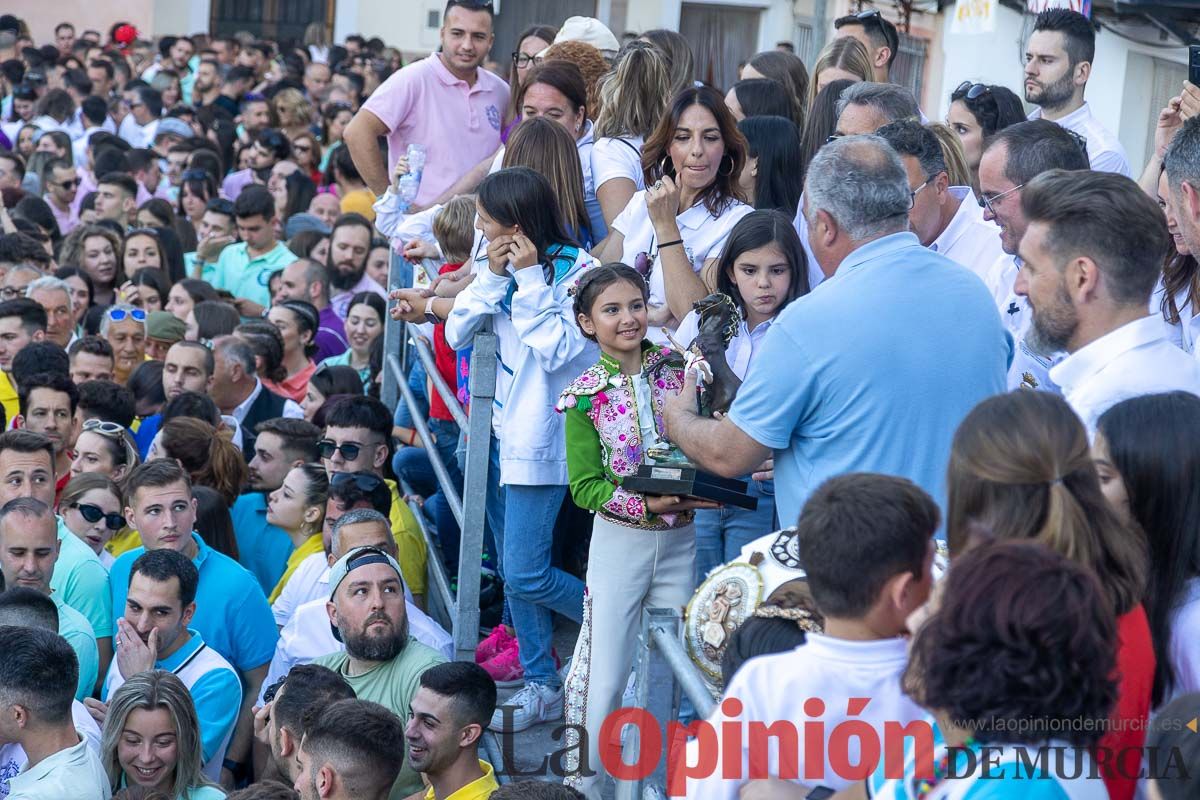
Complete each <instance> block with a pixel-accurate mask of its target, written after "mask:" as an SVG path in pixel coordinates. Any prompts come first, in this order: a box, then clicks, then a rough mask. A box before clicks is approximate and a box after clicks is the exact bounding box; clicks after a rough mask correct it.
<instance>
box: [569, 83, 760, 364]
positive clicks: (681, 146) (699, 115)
mask: <svg viewBox="0 0 1200 800" xmlns="http://www.w3.org/2000/svg"><path fill="white" fill-rule="evenodd" d="M746 149H747V144H746V138H745V137H744V136H742V134H741V132H740V131H739V130H738V128H737V123H736V122H734V119H733V115H732V114H730V113H729V108H728V107H727V106H726V105H725V98H724V97H722V96H721V95H720V93H718V92H717V91H716V90H715V89H711V88H709V87H707V86H704V87H700V88H691V89H685V90H683V91H682V92H680V93H679V94H678V95H677V96H676V97H675V100H674V102H672V104H671V108H670V110H669V111H668V112H667V113H666V114H664V115H663V118H662V120H661V121H660V122H659V124H658V127H657V128H656V129H655V131H654V134H653V135H652V136H651V137H650V138H649V139H648V140H647V141H646V145H645V147H644V148H643V150H642V169H643V172H644V173H645V178H646V189H645V190H644V191H641V192H638V193H637V194H635V195H634V196H633V199H632V200H630V201H629V204H628V205H627V206H625V210H624V211H622V212H621V213H620V215H618V217H617V218H616V219H615V220H613V224H612V227H611V229H610V230H609V235H608V238H607V239H605V240H604V241H603V242H601V243H600V245H599V246H597V247H596V248H595V249H594V250H593V251H592V254H593V255H595V256H596V258H598V259H599V260H600V261H601V262H610V261H620V262H621V263H622V264H629V265H631V266H633V267H634V268H635V269H637V270H638V272H640V273H642V274H643V275H645V276H647V278H646V279H647V283H649V285H650V329H649V333H648V337H649V339H650V340H651V341H652V342H654V343H656V344H664V343H665V342H666V336H665V335H664V334H663V333H662V328H664V327H666V328H670V329H672V330H673V329H675V328H676V327H678V325H679V320H681V319H683V318H684V317H685V316H687V314H688V312H690V311H691V310H692V304H693V303H694V302H696V301H697V300H699V299H701V298H702V297H704V296H705V295H707V294H708V293H709V292H710V291H712V289H711V287H712V286H713V285H714V284H715V275H713V274H712V271H713V265H714V264H715V263H716V259H717V257H718V256H719V255H720V253H721V248H722V247H724V246H725V240H726V239H727V238H728V236H729V232H730V231H731V230H732V229H733V226H734V225H736V224H737V222H738V220H740V219H741V218H742V217H744V216H746V215H747V214H749V213H750V212H751V211H753V210H754V209H753V207H752V206H750V205H748V203H747V198H746V195H745V193H744V192H743V191H742V188H741V186H740V185H739V184H738V177H739V176H740V175H741V172H742V168H743V166H744V165H745V162H746Z"/></svg>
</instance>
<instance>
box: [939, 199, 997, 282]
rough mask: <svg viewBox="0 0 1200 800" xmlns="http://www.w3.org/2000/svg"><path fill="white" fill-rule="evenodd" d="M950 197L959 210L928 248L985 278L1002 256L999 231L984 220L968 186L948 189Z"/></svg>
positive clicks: (994, 224) (992, 223) (995, 226)
mask: <svg viewBox="0 0 1200 800" xmlns="http://www.w3.org/2000/svg"><path fill="white" fill-rule="evenodd" d="M950 195H951V197H954V198H956V199H957V200H959V204H958V211H956V212H955V213H954V216H953V217H952V218H951V219H950V224H949V225H947V226H946V230H944V231H942V232H941V235H939V236H938V237H937V238H936V239H934V240H933V242H932V243H931V244H930V245H929V249H930V250H932V251H933V252H935V253H940V254H941V255H944V256H945V257H946V258H948V259H950V260H951V261H953V262H955V263H957V264H962V265H963V266H964V267H966V268H967V269H969V270H971V272H974V273H975V274H976V275H978V276H979V277H980V278H984V277H985V276H986V275H987V272H988V269H989V268H990V267H991V266H992V265H993V264H995V263H996V261H997V260H999V258H1000V257H1001V256H1003V255H1004V248H1003V247H1001V245H1000V228H999V226H997V225H996V223H994V222H988V221H987V220H985V219H984V218H983V214H981V213H980V211H981V210H982V209H980V208H979V202H978V201H977V200H976V199H975V193H974V192H973V191H971V187H970V186H951V187H950Z"/></svg>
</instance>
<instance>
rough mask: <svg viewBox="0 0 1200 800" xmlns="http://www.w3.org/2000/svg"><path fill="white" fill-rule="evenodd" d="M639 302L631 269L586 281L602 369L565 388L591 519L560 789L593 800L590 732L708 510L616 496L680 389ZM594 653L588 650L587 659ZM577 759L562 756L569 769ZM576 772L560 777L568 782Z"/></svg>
mask: <svg viewBox="0 0 1200 800" xmlns="http://www.w3.org/2000/svg"><path fill="white" fill-rule="evenodd" d="M648 298H649V290H648V289H647V287H646V283H645V281H643V280H642V277H641V276H640V275H639V274H638V273H637V272H636V271H635V270H634V269H633V268H631V267H628V266H626V265H624V264H619V263H614V264H605V265H604V266H601V267H596V268H594V269H592V270H589V271H588V272H587V273H585V274H584V276H583V278H582V279H581V280H580V281H579V283H578V284H577V285H576V288H575V317H576V319H577V320H578V322H579V327H580V328H581V329H582V330H583V334H584V335H585V336H587V337H588V338H589V339H592V340H594V341H596V342H598V343H599V345H600V351H601V356H600V361H599V362H598V363H597V364H595V365H594V366H592V367H591V368H590V369H589V370H587V371H586V372H584V373H583V374H582V375H580V376H579V377H578V378H576V379H575V381H574V382H573V383H572V384H571V385H570V386H568V387H567V388H566V390H565V391H564V392H563V393H562V397H561V398H560V399H559V402H558V409H559V411H561V412H562V413H563V416H564V417H565V418H566V440H567V467H568V469H569V471H570V480H571V496H572V497H573V498H574V499H575V502H576V503H577V504H578V505H580V506H582V507H583V508H588V509H591V510H593V511H595V512H596V518H595V522H594V525H593V528H592V543H591V551H590V553H589V556H588V570H587V594H586V595H585V596H584V608H583V619H584V622H583V630H582V631H581V632H580V635H579V639H578V641H577V642H576V645H575V658H574V661H573V662H572V664H571V673H570V675H568V677H567V686H566V690H567V698H566V703H567V708H566V721H567V724H568V729H567V737H568V747H569V748H570V747H572V746H574V745H578V733H577V730H578V729H577V728H575V727H573V726H580V725H582V726H584V727H585V729H586V730H587V735H588V741H587V752H588V764H587V766H588V767H589V768H590V770H592V771H595V772H596V774H595V775H594V776H592V777H590V778H586V777H583V776H582V775H578V774H576V775H572V776H571V777H569V778H568V782H570V783H572V784H573V785H575V786H576V787H577V788H579V789H581V790H582V791H584V793H585V794H587V795H588V796H589V797H595V798H598V797H599V796H600V788H601V778H602V774H603V770H602V769H601V766H600V760H599V751H600V727H601V724H602V723H603V722H604V719H605V717H607V716H608V715H609V714H611V713H612V712H614V711H616V710H617V707H618V705H619V703H620V700H621V693H622V690H623V689H624V688H625V682H626V679H627V678H628V676H629V669H630V667H631V658H632V654H633V651H634V639H635V637H636V636H637V631H638V628H639V620H640V618H641V613H642V609H643V608H648V607H656V606H666V607H671V606H674V607H680V606H683V605H685V604H686V603H687V601H688V597H689V596H690V595H691V588H692V572H693V560H694V557H695V551H696V540H695V529H694V527H693V525H692V510H693V509H697V508H716V507H717V506H716V504H714V503H710V502H707V501H701V500H695V499H692V498H681V497H653V496H644V495H641V494H637V493H635V492H630V491H628V490H626V489H623V488H622V487H621V479H622V478H623V477H625V476H627V475H632V474H633V473H634V472H636V471H637V468H638V465H639V464H641V463H642V455H643V453H644V452H645V450H646V448H647V447H650V446H653V445H654V444H656V443H658V442H659V441H660V440H661V437H662V434H661V431H662V408H663V402H664V401H665V400H666V398H667V397H668V396H669V395H671V394H675V393H678V392H679V390H680V389H681V388H682V386H683V358H682V356H681V355H680V354H679V353H677V352H675V351H673V350H669V349H667V348H665V347H660V346H658V345H655V344H652V343H651V342H649V341H648V340H646V339H645V336H646V326H647V300H648ZM593 642H594V643H595V644H596V645H597V646H596V647H593V646H592V644H593ZM578 752H579V751H578V748H575V749H571V750H569V755H568V758H570V757H571V755H572V754H576V755H575V757H576V758H577V753H578ZM577 766H578V765H570V764H569V765H568V771H569V772H570V770H572V769H574V768H576V767H577Z"/></svg>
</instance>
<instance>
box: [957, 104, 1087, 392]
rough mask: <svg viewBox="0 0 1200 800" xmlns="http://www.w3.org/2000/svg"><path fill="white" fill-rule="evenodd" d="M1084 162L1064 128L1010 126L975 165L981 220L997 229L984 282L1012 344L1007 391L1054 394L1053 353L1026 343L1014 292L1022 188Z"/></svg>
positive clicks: (1025, 320) (1024, 318)
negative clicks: (996, 251) (997, 252)
mask: <svg viewBox="0 0 1200 800" xmlns="http://www.w3.org/2000/svg"><path fill="white" fill-rule="evenodd" d="M1087 168H1088V162H1087V156H1086V155H1085V154H1084V152H1083V151H1082V150H1081V149H1080V148H1079V144H1078V143H1077V142H1076V141H1075V140H1074V138H1072V136H1071V134H1070V133H1068V132H1067V131H1066V130H1065V129H1064V128H1060V127H1058V126H1057V125H1055V124H1054V123H1053V122H1050V121H1049V120H1044V119H1040V120H1030V121H1029V122H1020V123H1017V124H1016V125H1010V126H1008V127H1007V128H1005V129H1004V130H1002V131H1000V132H999V133H997V134H996V135H995V137H993V138H992V140H991V142H990V143H989V144H988V148H987V150H985V151H984V153H983V158H982V159H981V160H980V162H979V204H980V205H982V206H983V218H984V219H985V220H989V221H994V222H995V223H996V224H997V225H999V226H1000V247H1001V248H1002V249H1003V250H1004V255H1003V256H1002V257H1001V258H999V259H997V260H996V263H995V264H993V265H992V266H991V267H990V268H989V269H988V271H987V273H986V274H985V276H984V279H983V280H984V283H985V284H987V287H988V289H989V290H990V291H991V293H992V299H993V300H995V301H996V307H997V308H998V309H999V311H1000V320H1001V322H1003V323H1004V327H1005V328H1006V329H1007V330H1008V332H1009V334H1010V335H1011V336H1012V338H1013V359H1012V363H1011V364H1010V365H1009V368H1008V388H1009V389H1016V388H1017V387H1018V386H1024V387H1025V388H1028V389H1043V390H1049V391H1057V389H1056V387H1055V386H1054V384H1053V382H1052V381H1051V379H1050V366H1051V364H1052V363H1053V359H1054V357H1055V356H1056V355H1057V354H1055V353H1039V352H1036V351H1034V350H1033V349H1032V348H1030V347H1029V345H1028V344H1027V343H1026V341H1025V333H1026V331H1028V330H1029V322H1030V315H1029V304H1028V303H1027V302H1026V300H1025V298H1024V297H1021V296H1020V295H1018V294H1017V293H1016V291H1015V290H1014V288H1013V286H1014V284H1015V283H1016V280H1017V273H1018V271H1019V270H1020V269H1021V265H1022V262H1021V259H1020V257H1019V256H1018V255H1017V248H1018V246H1019V245H1020V244H1021V237H1023V236H1024V235H1025V228H1026V226H1027V225H1028V222H1027V221H1026V219H1025V215H1024V213H1022V210H1021V192H1022V189H1023V187H1024V186H1025V185H1027V184H1028V183H1029V182H1030V181H1032V180H1033V179H1034V178H1035V177H1037V176H1038V175H1040V174H1041V173H1043V172H1046V171H1047V170H1051V169H1075V170H1086V169H1087Z"/></svg>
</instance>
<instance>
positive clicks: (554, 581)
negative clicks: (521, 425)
mask: <svg viewBox="0 0 1200 800" xmlns="http://www.w3.org/2000/svg"><path fill="white" fill-rule="evenodd" d="M491 459H492V462H491V465H490V468H489V470H488V498H487V511H488V521H489V522H491V520H492V518H493V516H499V518H500V520H501V522H500V524H499V526H498V527H494V528H493V532H498V533H499V535H497V536H496V549H497V550H498V551H499V555H500V559H499V564H500V575H501V577H503V578H504V595H505V603H506V605H507V607H508V611H509V613H510V614H511V616H512V625H513V627H514V628H516V629H517V644H518V647H519V649H520V653H521V666H522V667H523V668H524V670H525V682H526V683H540V684H542V685H543V686H550V687H552V688H556V689H557V688H559V687H560V686H561V685H562V680H561V679H560V678H559V676H558V671H557V670H556V669H555V668H554V659H553V657H552V656H551V655H550V648H551V646H552V645H553V642H554V614H555V613H558V614H562V615H563V616H564V617H567V618H569V619H573V620H575V621H576V622H580V621H582V619H583V581H581V580H579V579H578V578H576V577H575V576H574V575H570V574H568V573H566V572H563V571H562V570H561V569H558V568H557V567H554V566H553V565H552V563H551V552H552V550H553V545H554V523H555V520H556V519H557V518H558V512H559V509H561V508H562V503H563V499H564V498H565V497H566V496H567V487H566V486H514V485H509V486H501V485H500V443H499V442H498V441H497V440H496V439H494V438H493V439H492V447H491Z"/></svg>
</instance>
